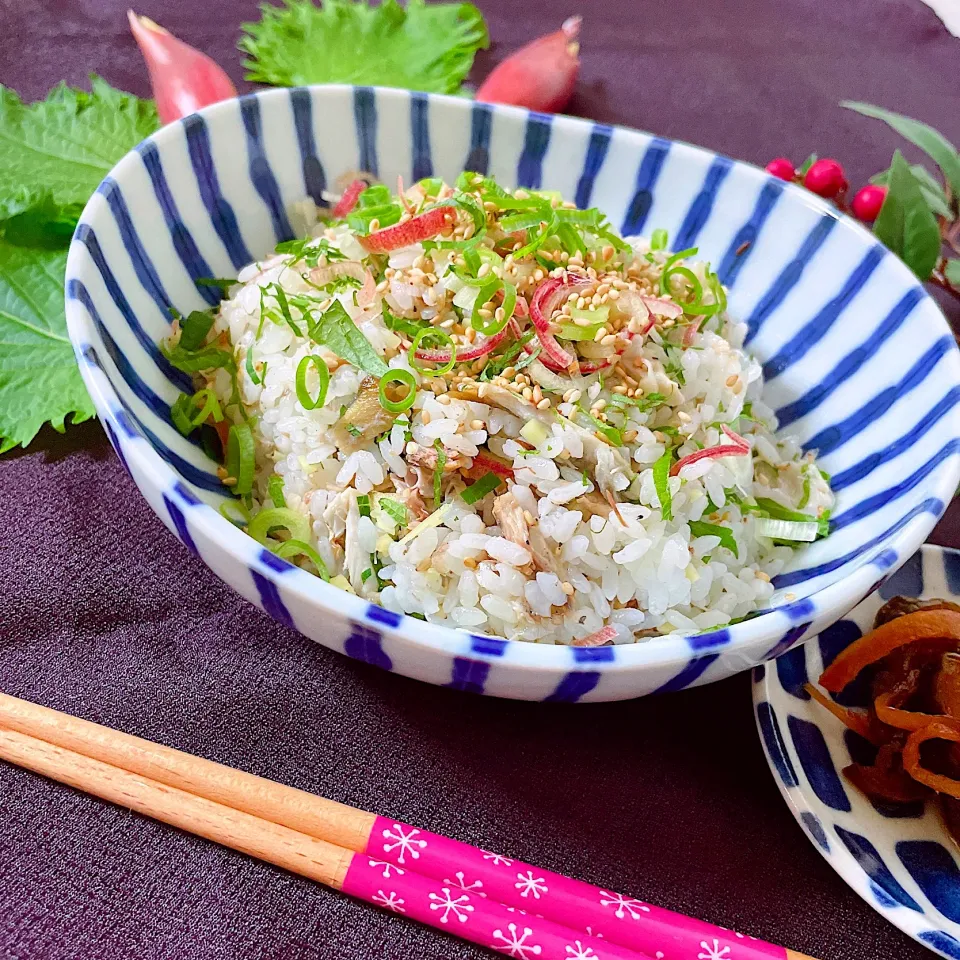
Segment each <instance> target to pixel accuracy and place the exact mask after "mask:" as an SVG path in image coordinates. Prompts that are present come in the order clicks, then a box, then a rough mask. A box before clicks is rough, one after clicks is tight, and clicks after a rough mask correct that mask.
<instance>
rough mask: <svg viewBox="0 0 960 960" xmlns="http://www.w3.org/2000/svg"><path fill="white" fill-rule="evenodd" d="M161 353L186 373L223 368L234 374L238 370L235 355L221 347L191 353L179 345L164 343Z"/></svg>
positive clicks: (206, 348) (205, 348) (202, 348)
mask: <svg viewBox="0 0 960 960" xmlns="http://www.w3.org/2000/svg"><path fill="white" fill-rule="evenodd" d="M160 352H161V353H162V354H163V355H164V356H165V357H166V358H167V359H168V360H169V361H170V363H171V364H173V366H175V367H176V368H177V369H178V370H182V371H183V372H184V373H200V372H201V371H203V370H218V369H220V368H221V367H223V368H224V369H226V370H230V371H231V372H232V371H234V370H236V368H237V365H236V363H235V362H234V359H233V354H232V353H230V351H229V350H221V349H220V348H219V347H214V346H206V347H201V348H200V349H199V350H195V351H191V350H185V349H184V348H183V347H182V346H181V345H180V344H179V343H178V344H177V345H176V346H175V347H171V346H169V345H168V344H166V343H164V344H161V345H160Z"/></svg>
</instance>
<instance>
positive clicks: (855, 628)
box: [753, 545, 960, 960]
mask: <svg viewBox="0 0 960 960" xmlns="http://www.w3.org/2000/svg"><path fill="white" fill-rule="evenodd" d="M898 594H899V595H900V596H906V597H922V598H923V599H925V600H931V599H944V600H952V601H953V602H957V601H958V600H960V551H957V550H945V549H943V548H942V547H934V546H930V545H927V546H924V547H923V548H922V549H921V550H920V552H919V553H917V554H915V555H914V556H913V557H912V558H911V559H910V560H908V561H907V563H906V564H904V565H903V567H901V568H900V570H899V571H898V572H897V574H896V576H894V577H891V578H890V580H888V581H887V583H885V584H884V586H883V587H882V588H881V589H880V590H879V591H877V592H876V593H873V594H871V595H870V596H869V597H867V598H866V599H865V600H864V601H863V602H862V603H861V604H859V605H858V606H857V608H856V609H855V610H852V611H850V613H849V614H848V615H846V616H844V617H843V619H841V620H838V621H837V622H836V623H834V624H832V625H831V626H830V627H828V628H827V629H826V630H824V631H823V632H822V633H821V634H820V635H819V636H818V637H817V638H816V639H815V640H812V641H811V642H810V643H808V644H806V645H805V646H804V647H803V648H802V649H798V650H793V651H792V652H791V653H789V654H788V655H787V656H785V657H781V658H780V659H779V660H778V661H777V662H776V665H773V664H770V665H768V666H767V667H766V668H764V667H757V669H756V671H755V672H754V684H753V703H754V707H755V709H756V718H757V727H758V728H759V730H760V739H761V741H762V742H763V749H764V752H765V753H766V756H767V763H769V764H770V769H771V770H772V771H773V774H774V776H775V777H776V781H777V786H778V787H779V788H780V792H781V793H782V794H783V798H784V800H786V801H787V805H788V806H789V807H790V811H791V812H792V813H793V815H794V816H795V817H796V818H797V821H798V822H799V824H800V825H801V826H802V827H803V829H804V831H805V833H806V834H807V836H808V837H809V838H810V840H811V842H812V843H813V844H814V845H815V846H816V848H817V849H818V850H819V851H820V853H821V854H823V856H824V858H825V859H826V861H827V862H828V863H829V864H830V866H831V867H833V869H834V870H836V871H837V873H839V874H840V876H841V877H842V878H843V880H844V882H845V883H846V884H848V885H849V886H850V887H851V888H852V889H853V890H855V891H856V892H857V893H858V894H860V896H861V897H863V899H864V900H865V901H866V902H867V903H868V904H869V905H870V906H871V907H873V909H874V910H876V911H877V912H878V913H879V914H881V915H882V916H884V917H886V918H887V919H888V920H889V921H890V922H891V923H893V924H895V925H896V926H898V927H899V928H900V929H901V930H902V931H903V932H904V933H907V934H909V935H910V936H911V937H913V938H914V939H916V940H919V941H920V943H922V944H924V946H927V947H929V948H930V949H931V950H933V951H934V952H936V953H939V954H940V956H942V957H947V958H949V960H960V848H958V847H957V844H956V843H955V842H954V841H953V839H952V838H951V837H950V836H949V835H948V834H947V831H946V829H945V828H944V825H943V821H942V820H941V818H940V814H939V812H938V810H937V804H936V803H933V802H931V803H926V804H924V803H903V804H895V803H883V802H880V801H876V802H874V801H871V800H868V799H867V797H866V796H865V795H864V794H862V793H861V792H860V791H859V790H857V789H856V788H855V787H854V786H853V785H852V784H850V783H849V782H848V781H847V779H846V778H845V777H844V776H843V775H842V773H841V771H842V770H843V768H844V767H846V766H847V764H849V763H850V762H851V761H853V760H856V761H858V762H860V763H866V764H870V763H872V762H873V758H874V755H875V754H876V747H871V746H870V744H869V743H867V742H866V741H865V740H863V739H862V738H860V737H859V736H857V734H855V733H853V732H852V731H851V730H846V729H845V728H844V726H843V724H842V723H840V721H839V720H837V718H836V717H834V716H833V715H832V714H830V713H828V712H827V711H826V710H825V709H824V708H823V707H821V706H820V705H819V704H818V703H817V702H816V701H815V700H813V699H812V698H811V696H810V694H809V693H807V691H806V690H804V685H805V684H806V683H809V682H813V683H816V681H817V678H818V677H819V676H820V674H821V673H822V672H823V670H824V668H825V667H826V666H827V665H828V664H830V663H832V662H833V660H834V658H835V657H837V656H838V655H839V654H840V652H841V651H843V650H845V649H846V648H847V647H848V646H849V645H850V644H851V643H853V642H854V641H855V640H858V639H859V638H860V637H861V636H862V635H863V634H864V633H868V632H869V631H870V630H871V629H873V621H874V617H875V616H876V613H877V611H878V610H879V609H880V607H881V606H882V605H883V603H884V602H885V601H887V600H889V599H890V598H891V597H894V596H897V595H898ZM833 699H834V700H836V701H838V702H840V703H842V704H843V705H844V706H848V707H856V708H859V707H866V706H867V705H868V704H869V686H868V685H866V684H864V683H852V684H851V685H850V686H849V687H847V689H846V690H844V691H843V692H842V693H840V694H836V695H835V696H833Z"/></svg>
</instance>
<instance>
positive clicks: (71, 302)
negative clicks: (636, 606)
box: [67, 86, 960, 701]
mask: <svg viewBox="0 0 960 960" xmlns="http://www.w3.org/2000/svg"><path fill="white" fill-rule="evenodd" d="M465 168H469V169H473V170H479V171H482V172H485V173H489V174H492V175H495V176H496V177H497V178H498V179H499V180H500V181H502V182H503V183H505V184H508V185H523V186H532V187H543V188H546V189H553V190H560V191H562V193H563V194H564V195H566V196H568V197H573V198H575V200H576V201H577V203H578V204H579V205H581V206H585V205H595V206H599V207H601V208H602V209H603V210H604V211H605V212H606V213H607V214H608V215H609V216H610V218H611V220H612V222H613V223H614V225H615V226H616V227H618V228H619V229H620V230H621V232H622V233H624V234H626V235H629V234H636V233H641V232H649V231H650V230H652V229H653V228H654V227H664V228H666V229H667V230H669V232H670V237H671V245H672V246H673V247H674V248H675V249H680V248H683V247H690V246H698V247H699V248H700V254H701V256H703V257H705V258H707V259H710V260H711V261H713V262H714V263H715V264H716V265H717V268H718V270H719V272H720V276H721V279H722V280H723V282H724V283H725V284H727V285H728V286H729V288H730V309H731V310H732V312H733V313H734V314H735V315H737V316H739V317H741V318H744V319H745V320H746V321H747V323H748V324H749V328H750V333H749V338H750V348H751V349H752V350H753V351H755V352H756V354H757V355H758V356H759V357H760V359H761V360H762V361H763V363H764V367H765V372H766V376H767V379H768V382H769V385H768V389H767V397H768V400H769V402H770V403H771V404H772V405H773V406H774V407H775V408H777V409H778V410H779V413H780V416H781V418H782V420H783V422H784V424H786V425H788V426H789V428H790V430H791V431H792V432H794V433H796V434H798V435H799V436H800V437H801V438H802V439H803V441H804V442H805V443H806V445H807V446H808V447H811V448H814V447H815V448H819V449H820V451H821V454H822V456H823V463H824V465H825V467H826V469H827V470H829V471H830V472H831V473H832V474H833V476H834V486H835V489H836V490H837V492H838V494H839V500H838V506H837V511H836V522H835V528H836V532H835V533H834V534H833V535H832V536H831V537H830V538H829V539H827V540H826V541H822V542H820V543H817V544H815V545H812V546H811V547H809V548H805V549H804V550H803V551H801V552H800V553H798V555H797V558H796V562H795V563H794V564H793V566H792V568H791V569H790V570H789V571H788V572H786V573H785V574H784V575H782V577H781V578H780V581H779V583H778V586H779V587H780V588H781V589H780V590H779V592H778V594H777V597H776V604H775V609H773V610H772V611H771V612H769V613H767V614H765V615H764V616H761V617H759V618H757V619H755V620H752V621H748V622H746V623H741V624H737V625H735V626H732V627H729V628H725V629H720V630H715V631H711V632H710V633H707V634H702V635H699V636H695V637H690V638H682V637H671V638H663V639H657V640H652V641H650V642H647V643H643V644H637V645H631V646H627V647H617V648H599V649H593V650H591V649H580V650H578V649H572V648H563V647H544V646H536V645H530V644H522V643H516V642H503V641H498V640H492V639H489V638H486V637H472V636H470V635H469V634H466V633H463V632H459V631H454V630H449V629H446V628H442V627H438V626H434V625H429V624H425V623H423V622H422V621H418V620H415V619H409V618H404V617H400V616H397V615H394V614H392V613H389V612H387V611H385V610H382V609H380V608H377V607H371V606H370V605H368V604H366V603H364V602H362V601H360V600H359V599H357V598H355V597H352V596H349V595H346V594H343V593H340V592H334V589H333V588H330V587H327V586H325V585H324V584H322V583H319V582H318V581H316V580H315V579H314V578H313V577H311V576H309V575H308V574H306V573H304V572H303V571H300V570H299V569H297V568H295V567H293V566H291V565H290V564H287V563H285V562H283V561H280V560H277V559H276V558H275V557H273V556H272V555H270V554H267V553H264V552H262V551H261V550H260V549H259V547H258V546H257V545H256V544H255V543H254V542H253V541H251V540H250V539H249V538H247V537H246V536H245V535H244V534H242V533H240V532H239V531H238V530H236V529H235V528H233V527H232V526H231V525H230V524H229V523H228V522H227V521H226V520H224V519H223V518H222V517H220V516H219V515H218V514H217V512H216V510H215V509H211V506H212V507H216V505H217V504H218V503H219V502H220V501H221V500H222V498H223V490H222V488H221V487H220V484H219V482H218V480H217V477H216V473H215V465H214V464H213V463H211V462H210V460H209V459H208V458H206V457H205V456H204V454H203V452H202V451H201V450H200V449H199V448H198V447H197V445H196V444H195V443H192V442H190V441H189V440H185V439H183V438H182V437H181V436H180V435H179V434H178V433H177V431H176V430H175V429H174V428H173V426H172V424H171V421H170V404H171V402H172V401H173V400H174V399H175V398H176V396H177V393H178V391H179V390H181V389H182V388H183V387H184V386H185V385H186V383H185V378H184V376H183V375H182V374H180V373H178V372H177V371H176V370H174V369H172V368H171V367H170V365H169V364H168V363H167V362H166V361H165V359H164V358H163V356H162V354H161V353H160V351H159V349H158V346H157V344H158V343H159V341H160V340H161V339H162V338H163V337H164V336H165V334H166V332H167V329H168V320H169V315H170V314H169V310H170V307H171V306H174V305H175V306H176V307H177V308H178V309H179V310H180V311H182V312H187V311H189V310H191V309H196V308H202V307H205V306H208V305H209V304H210V303H211V302H212V301H213V300H214V299H215V298H214V297H213V295H212V294H211V292H210V290H209V289H205V288H202V287H200V288H198V287H197V286H196V283H195V281H196V280H197V279H198V278H200V277H203V276H210V275H215V276H229V275H230V274H231V273H235V272H236V271H237V270H238V269H239V268H240V267H242V266H243V265H244V264H246V263H247V262H249V261H250V260H252V259H254V258H255V257H258V256H261V255H263V254H265V253H266V252H267V251H269V250H271V249H272V248H273V246H274V245H275V244H276V243H277V242H278V241H280V240H283V239H288V238H289V237H290V236H291V235H292V227H291V223H290V218H289V215H288V212H287V211H288V207H289V205H290V204H291V203H292V202H294V201H296V200H298V199H301V198H303V197H304V196H308V195H309V196H312V197H314V198H316V199H319V197H320V193H321V191H322V190H324V189H325V188H326V186H327V185H328V184H332V183H333V181H334V180H335V179H336V178H337V177H338V176H340V175H342V174H343V173H345V172H347V171H350V170H357V169H365V170H369V171H371V172H373V173H375V174H377V175H378V176H379V177H380V178H381V179H382V180H383V181H384V182H386V183H388V184H392V183H394V182H395V181H396V178H397V175H398V174H399V175H402V176H403V177H404V179H405V180H406V181H407V182H408V183H409V182H411V181H412V180H416V179H417V178H420V177H424V176H428V175H436V176H442V177H445V178H447V179H452V178H454V177H456V175H457V174H458V173H459V172H460V171H461V170H463V169H465ZM67 316H68V324H69V330H70V336H71V339H72V341H73V344H74V346H75V348H76V351H77V355H78V357H79V358H80V362H81V367H82V370H83V375H84V378H85V381H86V383H87V386H88V388H89V389H90V392H91V394H92V396H93V398H94V402H95V403H96V406H97V409H98V411H99V414H100V417H101V420H102V422H103V423H104V426H105V428H106V429H107V431H108V433H109V434H110V437H111V440H112V442H113V444H114V446H115V448H116V450H117V453H118V454H119V456H120V457H121V458H122V459H123V461H124V463H125V464H126V465H127V468H128V469H129V471H130V473H131V475H132V476H133V479H134V480H135V482H136V483H137V485H138V486H139V487H140V489H141V491H142V492H143V494H144V496H146V498H147V499H148V500H149V502H150V504H151V505H152V506H153V508H154V509H155V510H156V512H157V513H158V515H159V516H160V517H161V519H162V520H163V521H164V522H165V523H166V524H167V526H168V527H169V528H170V529H171V530H173V531H174V532H175V533H176V534H177V536H179V537H180V539H181V540H182V541H183V542H184V543H185V544H186V545H187V546H188V547H189V548H190V549H192V550H194V551H196V552H198V553H199V554H200V556H201V557H203V559H204V560H205V561H206V562H207V563H208V564H209V565H210V567H211V568H212V569H213V570H214V571H215V572H216V573H217V574H218V575H220V576H221V577H223V578H224V579H225V580H226V581H227V582H228V583H230V584H231V585H232V586H233V587H235V588H236V589H237V590H238V591H239V592H240V593H241V594H243V595H244V596H245V597H247V598H248V599H250V600H252V601H253V602H254V603H257V604H259V605H260V606H261V607H263V609H265V610H266V611H267V612H269V613H270V614H272V615H273V616H274V617H276V618H277V619H278V620H280V621H281V622H283V623H286V624H289V625H291V626H294V627H296V628H297V629H299V630H301V631H303V632H304V633H306V634H307V635H309V636H311V637H313V638H314V639H316V640H318V641H320V642H322V643H324V644H326V645H327V646H330V647H333V648H334V649H337V650H340V651H343V652H345V653H347V654H348V655H350V656H354V657H357V658H359V659H361V660H365V661H368V662H371V663H375V664H377V665H378V666H381V667H383V668H385V669H389V670H395V671H397V672H400V673H404V674H407V675H409V676H414V677H418V678H420V679H423V680H428V681H430V682H434V683H441V684H447V685H449V686H452V687H455V688H458V689H463V690H470V691H474V692H483V693H489V694H495V695H501V696H512V697H521V698H527V699H544V700H551V701H558V700H559V701H576V700H605V699H617V698H622V697H630V696H638V695H642V694H646V693H650V692H654V691H658V690H675V689H680V688H682V687H686V686H689V685H692V684H695V683H705V682H709V681H712V680H716V679H719V678H720V677H723V676H726V675H728V674H730V673H732V672H735V671H737V670H742V669H744V668H746V667H748V666H751V665H752V664H755V663H758V662H761V661H762V660H765V659H768V658H770V657H773V656H776V655H778V654H780V653H782V652H784V651H785V650H787V649H789V648H790V647H791V646H792V645H793V644H796V643H798V642H799V641H800V640H801V639H802V638H804V637H805V636H807V635H809V634H810V633H811V632H815V631H816V630H817V629H819V628H821V627H823V626H825V625H827V624H828V623H830V622H832V621H833V620H835V619H836V618H837V617H839V616H841V615H842V614H843V613H844V612H846V611H847V610H848V609H850V607H852V606H853V605H854V604H855V603H857V602H858V601H859V600H860V599H861V598H862V597H863V596H865V595H866V594H867V593H869V592H870V590H871V589H873V587H874V585H875V583H876V582H877V581H879V580H881V579H883V578H884V577H885V576H888V575H889V574H890V573H891V572H892V571H893V570H895V569H896V568H897V567H898V566H899V565H900V563H901V562H902V561H903V560H904V559H905V558H906V557H908V556H910V554H911V553H912V552H913V551H914V550H915V549H916V548H917V546H918V545H919V544H920V543H921V542H922V541H923V539H924V538H925V537H926V535H927V533H928V532H929V530H930V529H931V527H932V526H933V524H934V523H935V521H936V520H937V518H938V517H939V516H940V514H941V513H942V512H943V510H944V508H945V504H946V502H947V501H948V499H949V498H950V497H951V496H952V494H953V492H954V490H955V488H956V485H957V480H958V476H960V467H958V464H960V457H958V456H957V454H958V447H957V445H958V443H960V411H958V409H957V400H958V397H960V392H958V391H960V386H958V384H960V376H958V374H960V363H958V360H960V357H958V353H957V349H956V347H955V345H954V342H953V339H952V337H951V335H950V332H949V329H948V328H947V325H946V323H945V321H944V319H943V317H942V316H941V315H940V313H939V311H938V310H937V308H936V306H935V305H934V303H933V302H932V301H931V300H930V299H929V298H928V297H927V296H926V295H925V294H924V292H923V290H922V288H921V287H920V286H919V285H918V284H917V282H916V279H915V278H914V277H913V276H912V275H911V274H910V272H909V271H908V270H907V269H906V268H905V267H904V266H903V264H902V263H901V262H900V261H899V260H897V259H896V258H895V257H894V256H892V255H891V254H889V253H888V252H886V251H885V250H884V248H883V247H882V246H880V245H879V244H878V243H877V242H876V241H875V239H874V238H873V237H872V236H871V235H870V234H868V233H867V232H865V231H864V230H862V229H861V228H860V227H858V226H856V225H855V224H853V223H852V222H850V221H849V220H846V219H844V218H841V217H839V216H838V215H837V213H836V212H835V211H834V210H833V209H832V208H830V207H828V206H827V205H825V204H824V203H822V202H820V201H819V200H818V199H817V198H815V197H813V196H812V195H810V194H808V193H806V192H805V191H802V190H799V189H797V188H794V187H791V186H787V185H785V184H783V183H782V182H780V181H778V180H775V179H773V178H771V177H769V176H767V175H766V174H764V173H763V172H762V171H759V170H757V169H755V168H753V167H750V166H748V165H746V164H742V163H738V162H736V161H733V160H730V159H727V158H726V157H721V156H717V155H716V154H713V153H710V152H709V151H706V150H701V149H698V148H696V147H692V146H689V145H687V144H681V143H674V142H671V141H668V140H664V139H662V138H659V137H654V136H651V135H649V134H644V133H639V132H637V131H633V130H626V129H622V128H617V127H609V126H605V125H602V124H595V123H590V122H588V121H583V120H575V119H572V118H569V117H550V116H543V115H539V114H535V113H528V112H527V111H523V110H518V109H515V108H510V107H496V106H490V105H488V104H479V103H472V102H470V101H468V100H464V99H458V98H452V97H438V96H428V95H425V94H416V93H408V92H406V91H399V90H382V89H370V88H364V87H347V86H328V87H315V88H309V89H295V90H272V91H269V92H266V93H259V94H254V95H251V96H247V97H243V98H241V99H239V100H233V101H228V102H225V103H222V104H217V105H216V106H214V107H211V108H208V109H207V110H204V111H202V112H201V113H199V114H195V115H193V116H190V117H187V118H185V119H184V120H182V121H179V122H177V123H175V124H172V125H170V126H168V127H166V128H164V129H163V130H161V131H160V132H159V133H157V134H156V135H154V136H153V137H151V138H149V139H148V140H146V141H144V143H143V144H141V145H140V146H139V147H138V148H137V149H136V150H135V151H133V152H132V153H130V154H129V155H128V156H127V157H125V158H124V159H123V160H122V161H121V162H120V163H119V164H118V165H117V166H116V167H115V168H114V170H113V171H112V172H111V174H110V176H108V177H107V179H106V180H105V181H104V182H103V184H102V185H101V186H100V188H99V190H98V192H97V193H96V195H95V196H94V197H93V198H92V199H91V201H90V203H89V204H88V205H87V208H86V210H85V211H84V215H83V218H82V220H81V223H80V226H79V227H78V229H77V232H76V235H75V237H74V241H73V244H72V247H71V251H70V257H69V261H68V265H67Z"/></svg>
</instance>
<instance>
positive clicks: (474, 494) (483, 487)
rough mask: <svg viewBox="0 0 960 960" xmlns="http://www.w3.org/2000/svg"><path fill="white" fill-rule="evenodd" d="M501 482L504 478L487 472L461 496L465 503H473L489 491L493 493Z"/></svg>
mask: <svg viewBox="0 0 960 960" xmlns="http://www.w3.org/2000/svg"><path fill="white" fill-rule="evenodd" d="M501 483H503V480H502V479H501V478H500V477H498V476H497V475H496V474H495V473H485V474H484V475H483V476H482V477H481V478H480V479H479V480H478V481H477V482H476V483H471V484H470V486H469V487H467V488H466V490H464V491H463V493H461V494H460V496H461V498H462V499H463V502H464V503H468V504H471V505H473V504H474V503H476V502H477V501H478V500H482V499H483V498H484V497H485V496H486V495H487V494H488V493H493V491H494V490H496V489H497V487H499V486H500V484H501Z"/></svg>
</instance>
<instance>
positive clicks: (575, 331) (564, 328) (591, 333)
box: [557, 320, 604, 340]
mask: <svg viewBox="0 0 960 960" xmlns="http://www.w3.org/2000/svg"><path fill="white" fill-rule="evenodd" d="M603 323H604V321H602V320H601V321H599V322H598V323H591V324H589V325H588V326H586V327H581V326H580V325H579V324H577V323H561V324H560V328H559V329H558V330H557V336H558V337H559V338H560V339H561V340H593V339H594V338H595V337H596V336H597V331H598V330H600V329H601V327H603Z"/></svg>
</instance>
